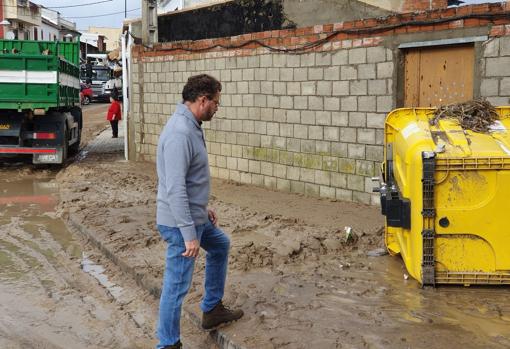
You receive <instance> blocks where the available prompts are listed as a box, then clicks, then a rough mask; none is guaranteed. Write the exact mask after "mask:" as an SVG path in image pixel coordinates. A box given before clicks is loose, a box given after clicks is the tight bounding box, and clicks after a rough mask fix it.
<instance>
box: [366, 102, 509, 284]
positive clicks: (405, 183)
mask: <svg viewBox="0 0 510 349" xmlns="http://www.w3.org/2000/svg"><path fill="white" fill-rule="evenodd" d="M468 107H470V105H468V104H465V105H462V106H461V107H460V110H462V111H464V110H465V109H467V108H468ZM471 107H472V105H471ZM489 107H490V108H492V112H491V113H488V114H487V115H489V119H490V121H489V122H486V121H487V119H485V121H484V120H478V121H476V120H475V121H476V122H473V119H472V118H469V117H468V118H464V119H462V118H460V117H455V116H453V117H444V116H445V115H444V113H443V112H444V110H442V111H441V110H436V109H429V108H405V109H397V110H394V111H392V112H391V113H390V114H388V117H387V119H386V124H385V153H384V162H383V164H382V175H381V177H380V178H379V179H378V180H379V185H378V187H377V188H375V189H374V190H375V191H378V192H380V196H381V210H382V213H383V214H384V215H385V216H386V235H385V240H386V246H387V248H388V250H389V252H390V253H391V254H394V255H396V254H400V255H401V256H402V259H403V261H404V263H405V265H406V267H407V270H408V272H409V274H410V275H411V276H412V277H414V278H415V279H416V280H418V281H419V282H420V283H421V284H422V285H436V284H461V285H466V286H467V285H508V284H510V224H509V217H510V201H509V199H508V198H509V197H510V133H509V130H510V107H498V108H493V107H492V106H490V105H489ZM457 116H458V115H457ZM475 130H476V131H475Z"/></svg>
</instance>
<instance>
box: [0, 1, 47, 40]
mask: <svg viewBox="0 0 510 349" xmlns="http://www.w3.org/2000/svg"><path fill="white" fill-rule="evenodd" d="M0 5H1V7H2V10H1V13H2V18H1V20H2V21H4V24H3V25H2V32H3V33H2V32H0V33H2V34H3V35H2V38H4V39H18V40H34V33H35V32H36V28H37V27H40V26H41V24H42V17H41V7H40V6H39V5H37V4H35V3H33V2H31V1H28V0H2V1H0Z"/></svg>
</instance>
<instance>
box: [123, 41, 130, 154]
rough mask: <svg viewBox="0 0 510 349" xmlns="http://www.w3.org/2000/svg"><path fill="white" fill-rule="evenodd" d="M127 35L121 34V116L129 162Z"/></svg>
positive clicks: (125, 150) (125, 149)
mask: <svg viewBox="0 0 510 349" xmlns="http://www.w3.org/2000/svg"><path fill="white" fill-rule="evenodd" d="M127 35H129V33H128V32H127V31H126V32H124V33H123V34H122V37H121V45H122V103H123V109H124V110H123V114H124V118H123V121H124V158H125V159H126V160H129V152H128V144H129V142H128V135H129V132H128V122H127V119H128V115H129V96H128V86H129V80H128V68H129V66H128V63H127V62H128V57H127V55H128V51H127V49H126V36H127Z"/></svg>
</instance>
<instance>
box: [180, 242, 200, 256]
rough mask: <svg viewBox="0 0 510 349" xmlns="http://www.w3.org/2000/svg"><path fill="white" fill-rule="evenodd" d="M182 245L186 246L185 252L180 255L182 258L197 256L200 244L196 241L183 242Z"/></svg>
mask: <svg viewBox="0 0 510 349" xmlns="http://www.w3.org/2000/svg"><path fill="white" fill-rule="evenodd" d="M184 245H186V251H184V253H183V254H182V255H183V256H184V257H196V256H198V251H200V243H199V242H198V240H197V239H195V240H191V241H184Z"/></svg>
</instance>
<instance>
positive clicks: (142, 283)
mask: <svg viewBox="0 0 510 349" xmlns="http://www.w3.org/2000/svg"><path fill="white" fill-rule="evenodd" d="M63 221H64V223H66V224H67V226H68V227H69V228H71V230H74V231H77V232H79V233H80V234H82V235H83V236H85V237H86V238H87V239H88V240H89V241H90V242H91V243H92V244H93V245H94V246H95V247H96V248H97V249H99V250H100V251H101V253H103V255H104V256H105V257H107V258H108V259H110V260H111V261H112V262H113V263H114V264H115V265H117V266H118V267H119V268H120V270H122V272H124V273H126V274H128V275H130V276H131V277H132V278H133V279H134V280H135V282H136V284H137V285H138V286H139V287H141V288H142V289H144V290H146V291H148V292H149V293H150V294H151V295H152V296H153V297H154V298H156V299H159V297H160V294H161V287H160V286H159V285H160V281H159V280H156V279H155V278H153V277H151V276H149V275H146V274H144V273H138V272H136V271H135V269H134V268H133V267H131V266H129V265H128V264H127V263H125V262H124V261H123V260H121V259H120V258H119V257H117V256H116V255H115V254H114V253H113V252H112V251H110V250H109V249H108V248H107V247H106V246H104V244H103V243H102V242H101V241H99V240H98V239H97V237H96V234H94V232H93V231H92V230H90V229H88V228H86V227H85V226H83V225H81V224H79V223H78V222H77V221H76V220H75V219H74V218H73V216H72V215H71V214H68V217H67V219H65V218H64V219H63ZM182 312H183V314H184V316H186V317H187V318H188V319H190V320H191V322H193V323H194V324H195V325H196V326H197V328H199V329H201V327H200V318H199V317H198V316H197V315H196V314H195V313H193V312H191V311H189V310H187V309H186V307H183V308H182ZM209 335H210V336H211V337H212V339H213V340H214V341H215V342H216V344H217V345H218V346H219V348H220V349H247V348H246V347H244V346H242V345H239V344H237V343H235V342H234V341H233V340H232V339H231V338H230V336H229V335H228V334H226V333H225V332H223V331H222V330H221V329H218V330H214V331H211V332H210V334H209Z"/></svg>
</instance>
